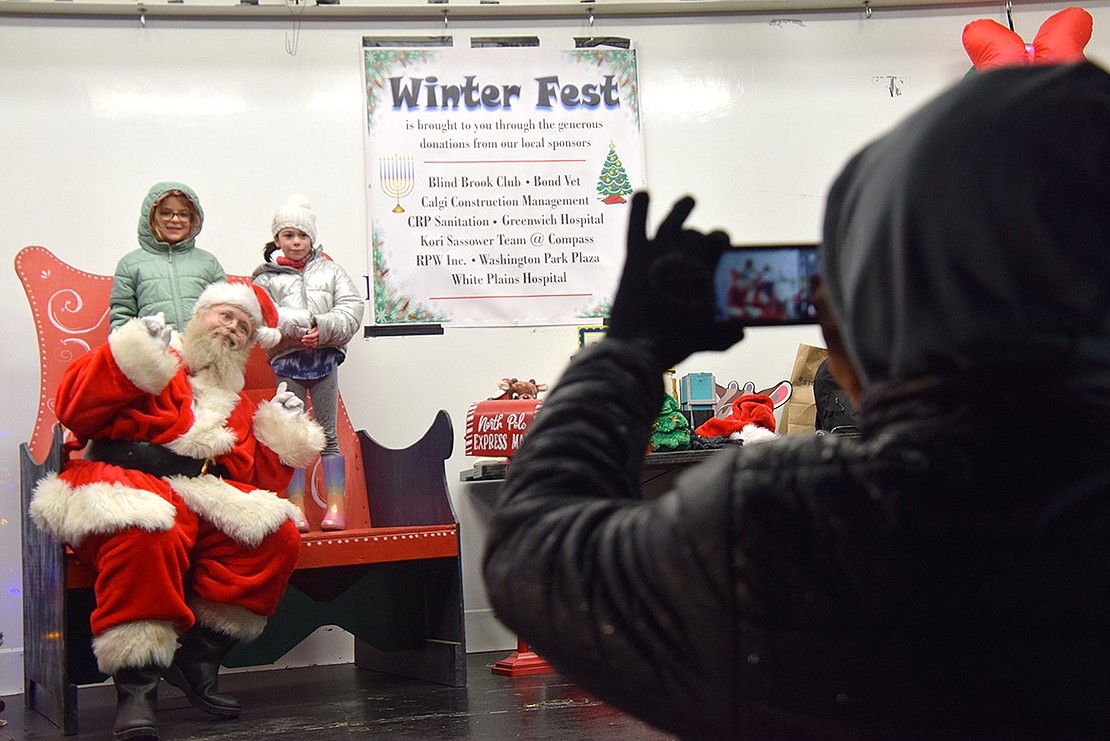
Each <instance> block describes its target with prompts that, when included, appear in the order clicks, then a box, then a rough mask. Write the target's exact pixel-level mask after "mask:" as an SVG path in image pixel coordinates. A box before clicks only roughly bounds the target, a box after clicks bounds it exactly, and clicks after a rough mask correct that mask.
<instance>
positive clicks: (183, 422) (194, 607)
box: [31, 319, 324, 674]
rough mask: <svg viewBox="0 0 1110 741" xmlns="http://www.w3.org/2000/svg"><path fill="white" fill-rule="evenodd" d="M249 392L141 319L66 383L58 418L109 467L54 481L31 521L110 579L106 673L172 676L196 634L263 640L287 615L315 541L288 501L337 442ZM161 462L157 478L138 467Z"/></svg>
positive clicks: (83, 468)
mask: <svg viewBox="0 0 1110 741" xmlns="http://www.w3.org/2000/svg"><path fill="white" fill-rule="evenodd" d="M225 385H227V384H225ZM231 385H234V383H233V384H231ZM241 388H242V381H241V379H240V380H239V382H238V387H237V388H226V387H225V388H221V387H220V386H219V385H218V384H217V383H216V381H215V379H214V378H212V377H211V376H209V375H207V374H205V373H203V372H202V373H200V374H195V375H190V374H189V372H188V371H187V369H185V368H183V367H182V362H181V359H180V356H179V355H178V354H177V353H176V352H175V351H173V350H170V349H166V348H165V347H164V344H163V343H162V342H160V341H159V340H158V338H157V337H154V336H152V335H151V334H150V332H148V331H147V330H146V329H145V328H144V327H143V326H142V324H141V322H140V320H137V319H136V320H132V321H131V322H129V323H128V324H126V325H124V326H121V327H120V328H119V329H117V330H116V331H114V332H113V333H112V335H111V336H110V337H109V340H108V342H107V343H106V344H104V345H102V346H100V347H98V348H96V349H94V350H91V351H90V352H88V353H87V354H86V355H84V356H83V357H81V358H79V359H78V360H76V361H75V362H74V363H73V364H72V365H71V366H70V367H69V368H68V369H67V371H66V374H65V377H64V378H63V379H62V382H61V384H60V385H59V387H58V390H57V394H56V396H55V404H56V406H55V413H56V414H57V417H58V420H59V421H60V422H61V423H62V424H63V425H64V426H65V427H66V428H68V429H69V430H70V432H72V433H73V436H74V438H75V440H74V445H75V446H84V445H85V443H86V442H89V441H91V444H90V450H91V449H94V448H96V446H98V445H99V446H100V447H101V449H102V450H104V451H107V453H108V455H106V456H105V455H101V456H99V457H100V459H99V460H77V459H74V460H70V461H68V462H67V464H66V465H65V467H64V469H63V471H62V472H61V473H60V474H57V475H51V476H49V477H47V478H45V479H43V480H42V481H41V482H40V483H39V484H38V486H37V487H36V490H35V494H34V499H33V501H32V504H31V516H32V517H33V518H34V521H35V522H36V524H37V525H38V526H39V527H40V528H42V529H44V530H46V531H48V532H50V533H52V534H53V535H54V536H55V537H57V538H58V539H60V540H63V541H64V542H66V543H68V544H69V545H70V546H71V547H72V548H73V550H74V551H75V553H76V554H77V556H78V557H79V558H80V559H81V560H82V561H83V562H85V563H87V564H89V565H90V566H92V567H93V568H95V569H96V571H97V577H96V583H95V593H96V609H95V610H94V611H93V613H92V617H91V623H92V632H93V636H94V639H93V650H94V653H95V654H96V657H97V663H98V665H99V667H100V669H101V671H103V672H105V673H108V674H111V673H113V672H115V671H116V670H118V669H120V668H126V667H134V666H145V665H156V666H162V667H165V666H169V664H170V662H171V660H172V659H173V657H174V651H175V649H176V646H177V636H178V635H179V634H181V633H184V632H185V631H187V630H188V629H189V628H190V627H191V626H192V625H193V624H194V622H199V623H201V624H203V625H206V626H209V627H212V628H215V629H218V630H219V631H221V632H222V633H224V634H227V635H229V636H231V637H233V638H234V639H236V640H250V639H252V638H254V637H256V636H257V635H258V634H259V633H261V632H262V629H263V627H264V626H265V623H266V619H267V618H268V617H269V616H270V615H272V614H273V613H274V611H275V610H276V609H277V604H278V600H279V599H280V598H281V595H282V593H283V592H284V590H285V586H286V582H287V581H288V578H289V576H290V574H291V573H292V571H293V567H294V565H295V564H296V560H297V554H298V552H299V548H300V534H299V533H298V531H297V528H296V526H295V525H294V524H293V522H292V521H291V520H290V516H291V515H293V514H295V512H294V508H293V506H292V505H291V504H290V503H289V502H288V501H286V500H285V499H282V498H280V497H278V496H277V494H275V492H276V491H278V490H281V489H283V488H284V487H285V486H286V485H287V484H288V482H289V479H290V477H291V475H292V471H293V468H300V467H304V466H306V465H309V464H311V462H312V461H313V460H314V458H315V456H316V455H317V453H318V452H319V451H320V449H321V448H322V447H323V444H324V436H323V431H322V429H321V428H320V427H319V425H317V424H316V423H315V422H313V421H311V420H310V419H309V418H308V417H307V415H305V414H303V412H302V413H299V414H290V413H289V411H288V410H285V409H283V408H282V407H281V406H280V405H279V404H275V403H272V402H263V403H261V404H256V403H254V402H252V401H251V400H250V399H249V398H248V397H247V396H246V395H245V394H242V393H241ZM130 455H134V456H135V465H136V466H138V467H137V468H132V467H130V464H129V460H130V459H129V458H128V456H130ZM121 456H122V457H123V458H122V460H121V459H120V457H121ZM86 457H89V456H86ZM93 457H97V456H93ZM150 458H153V459H154V461H155V463H154V465H153V466H151V465H149V464H148V465H146V466H145V467H146V468H147V469H148V470H154V471H156V472H157V473H150V472H144V471H143V470H139V469H141V468H143V467H144V466H143V465H139V464H140V462H141V461H140V459H150ZM105 460H113V461H115V462H116V463H119V464H120V465H114V464H113V463H109V462H105ZM125 466H126V467H125ZM202 469H203V472H202ZM214 473H216V474H219V475H213V474H214Z"/></svg>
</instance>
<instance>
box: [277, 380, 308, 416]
mask: <svg viewBox="0 0 1110 741" xmlns="http://www.w3.org/2000/svg"><path fill="white" fill-rule="evenodd" d="M270 403H271V404H273V405H274V408H275V409H277V411H279V412H281V414H283V415H284V416H286V417H289V418H290V419H293V418H295V417H299V416H300V415H302V414H304V402H303V401H301V400H300V398H299V397H298V396H297V395H296V394H294V393H293V392H292V391H290V390H289V389H288V387H287V385H286V383H285V381H282V382H281V383H279V384H278V387H277V393H276V394H274V398H272V399H270Z"/></svg>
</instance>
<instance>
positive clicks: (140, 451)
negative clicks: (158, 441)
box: [85, 440, 227, 476]
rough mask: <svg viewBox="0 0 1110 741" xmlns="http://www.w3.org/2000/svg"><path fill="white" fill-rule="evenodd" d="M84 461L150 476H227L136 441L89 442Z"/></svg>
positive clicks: (203, 462)
mask: <svg viewBox="0 0 1110 741" xmlns="http://www.w3.org/2000/svg"><path fill="white" fill-rule="evenodd" d="M85 460H88V461H100V462H102V463H111V464H112V465H113V466H119V467H121V468H133V469H135V470H136V471H142V472H143V473H149V474H151V475H154V476H200V475H201V474H202V473H210V474H212V475H213V476H227V469H226V468H224V467H223V466H221V465H220V464H219V463H216V462H215V461H213V460H211V459H200V458H190V457H188V456H185V455H180V454H178V453H175V452H173V451H172V450H170V449H169V448H167V447H166V446H164V445H154V444H152V443H145V442H141V441H138V440H89V443H88V445H86V446H85Z"/></svg>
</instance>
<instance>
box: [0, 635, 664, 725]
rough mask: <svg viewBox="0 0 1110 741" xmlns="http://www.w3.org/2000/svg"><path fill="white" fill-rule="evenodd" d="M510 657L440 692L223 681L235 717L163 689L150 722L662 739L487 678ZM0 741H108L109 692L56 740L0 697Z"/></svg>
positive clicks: (313, 673)
mask: <svg viewBox="0 0 1110 741" xmlns="http://www.w3.org/2000/svg"><path fill="white" fill-rule="evenodd" d="M508 653H509V652H507V651H505V652H500V653H488V654H469V655H468V656H467V686H466V687H459V688H456V687H443V686H440V685H434V684H427V683H424V682H416V681H412V680H407V679H400V678H397V677H392V676H388V675H385V674H379V673H376V672H368V671H362V670H360V669H356V668H355V667H354V665H353V664H340V665H336V666H316V667H306V668H301V669H281V670H273V671H265V672H251V673H238V674H226V675H221V679H220V690H221V691H225V692H229V693H231V694H234V695H235V696H236V697H237V698H238V699H239V701H240V702H241V703H242V704H243V715H242V717H240V718H239V719H238V720H219V719H216V718H213V717H211V716H208V715H205V714H204V713H202V712H200V711H198V710H194V709H193V708H192V707H191V706H190V705H189V703H188V702H187V701H186V700H185V696H184V695H182V694H181V693H180V692H179V691H178V690H177V689H175V688H174V687H171V686H169V685H167V684H166V683H165V682H163V683H162V686H161V688H160V689H159V703H158V708H159V710H158V721H159V726H160V731H161V734H162V739H163V740H164V741H181V740H183V739H239V740H242V741H247V740H248V739H249V740H257V741H262V740H263V739H265V740H266V741H269V740H271V739H285V740H287V741H296V740H297V739H340V738H347V737H366V736H372V735H388V736H389V737H390V738H394V739H421V740H426V741H430V740H431V739H455V738H471V739H491V741H492V740H495V739H512V738H522V739H529V740H530V741H531V740H533V739H536V740H539V739H558V740H560V741H572V740H577V739H606V740H607V741H608V740H609V739H612V740H614V741H621V740H622V739H626V740H629V741H631V740H635V741H669V740H671V739H673V737H672V736H669V735H667V734H665V733H662V732H661V731H658V730H656V729H654V728H652V727H650V726H647V725H645V724H644V723H641V722H640V721H638V720H635V719H634V718H630V717H629V716H627V715H624V714H622V713H620V712H619V711H617V710H615V709H614V708H612V707H611V706H609V705H606V704H604V703H602V702H600V701H599V700H596V699H595V698H593V697H591V696H590V695H588V694H586V693H585V692H583V691H582V690H580V689H578V688H577V687H575V686H574V685H572V684H569V683H568V682H566V681H565V680H564V679H562V678H561V677H560V676H559V675H558V674H547V675H533V676H523V677H505V676H501V675H495V674H492V673H491V672H490V668H491V667H492V666H493V664H494V662H497V661H499V660H501V659H503V658H505V657H506V655H507V654H508ZM0 699H2V700H3V701H4V703H5V704H6V707H5V708H4V709H3V710H0V721H7V724H6V725H0V741H16V740H18V741H22V740H23V739H44V738H49V739H62V738H67V739H72V740H73V741H92V739H96V740H97V741H104V740H105V739H109V738H111V732H110V731H111V727H112V721H113V720H114V718H115V690H114V689H113V688H112V687H111V686H110V684H109V685H97V686H93V687H85V688H82V689H81V690H79V692H78V707H79V708H80V710H79V725H80V732H79V733H78V734H77V735H75V736H68V737H64V736H62V735H61V732H60V731H59V730H58V729H57V728H56V727H55V726H54V725H53V724H51V723H50V722H49V721H48V720H46V719H45V718H43V717H41V716H40V715H38V714H37V713H35V712H34V711H28V710H26V709H25V708H24V707H23V697H22V696H21V695H10V696H6V697H3V698H0Z"/></svg>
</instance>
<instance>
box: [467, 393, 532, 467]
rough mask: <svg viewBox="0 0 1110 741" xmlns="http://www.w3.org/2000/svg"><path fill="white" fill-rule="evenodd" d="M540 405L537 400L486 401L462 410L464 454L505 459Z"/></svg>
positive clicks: (519, 439)
mask: <svg viewBox="0 0 1110 741" xmlns="http://www.w3.org/2000/svg"><path fill="white" fill-rule="evenodd" d="M541 403H542V402H541V401H540V400H539V399H488V400H486V401H476V402H474V403H473V404H471V405H470V408H469V409H467V410H466V434H465V435H464V436H463V439H464V441H465V443H466V454H467V455H477V456H489V457H494V458H509V457H510V456H512V454H513V453H515V452H516V449H517V448H519V447H520V441H521V439H522V438H523V437H524V432H525V431H526V430H527V429H528V425H529V424H531V422H532V416H533V415H535V413H536V410H537V409H539V406H540V404H541Z"/></svg>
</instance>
